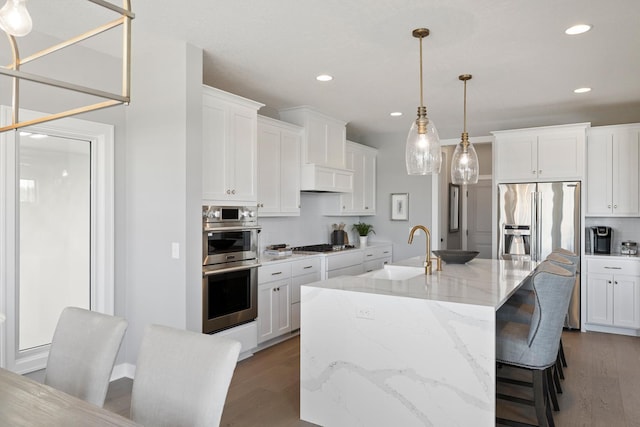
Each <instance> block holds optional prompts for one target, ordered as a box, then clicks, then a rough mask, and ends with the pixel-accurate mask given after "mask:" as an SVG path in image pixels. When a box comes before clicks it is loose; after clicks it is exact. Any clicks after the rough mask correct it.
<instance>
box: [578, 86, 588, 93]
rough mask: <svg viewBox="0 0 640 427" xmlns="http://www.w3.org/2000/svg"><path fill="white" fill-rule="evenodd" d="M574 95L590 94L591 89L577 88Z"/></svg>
mask: <svg viewBox="0 0 640 427" xmlns="http://www.w3.org/2000/svg"><path fill="white" fill-rule="evenodd" d="M574 92H575V93H587V92H591V88H590V87H579V88H578V89H576V90H574Z"/></svg>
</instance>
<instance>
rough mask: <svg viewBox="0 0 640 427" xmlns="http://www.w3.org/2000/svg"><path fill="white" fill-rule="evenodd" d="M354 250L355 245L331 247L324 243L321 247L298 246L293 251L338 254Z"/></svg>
mask: <svg viewBox="0 0 640 427" xmlns="http://www.w3.org/2000/svg"><path fill="white" fill-rule="evenodd" d="M354 248H355V246H353V245H330V244H328V243H323V244H319V245H309V246H297V247H295V248H292V250H293V252H336V251H344V250H346V249H354Z"/></svg>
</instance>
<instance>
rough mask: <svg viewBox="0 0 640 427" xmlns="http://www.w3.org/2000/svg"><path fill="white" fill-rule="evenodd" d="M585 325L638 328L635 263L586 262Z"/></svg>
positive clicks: (639, 266) (639, 278)
mask: <svg viewBox="0 0 640 427" xmlns="http://www.w3.org/2000/svg"><path fill="white" fill-rule="evenodd" d="M587 324H588V325H602V326H607V327H613V328H626V329H639V328H640V261H639V260H629V261H626V260H613V259H612V260H607V259H602V260H600V259H589V260H587ZM588 325H587V329H590V328H589V327H588ZM604 332H607V331H604ZM611 332H615V330H612V331H611Z"/></svg>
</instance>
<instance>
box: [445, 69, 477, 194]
mask: <svg viewBox="0 0 640 427" xmlns="http://www.w3.org/2000/svg"><path fill="white" fill-rule="evenodd" d="M458 78H459V79H460V80H462V81H463V82H464V131H463V132H462V139H461V141H460V143H459V144H458V145H457V146H456V150H455V151H454V152H453V158H452V159H451V183H453V184H477V183H478V172H479V169H480V164H479V163H478V154H476V150H475V148H473V145H471V143H470V142H469V134H468V133H467V80H471V74H463V75H461V76H459V77H458Z"/></svg>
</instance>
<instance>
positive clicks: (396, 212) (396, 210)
mask: <svg viewBox="0 0 640 427" xmlns="http://www.w3.org/2000/svg"><path fill="white" fill-rule="evenodd" d="M391 220H392V221H408V220H409V193H392V194H391Z"/></svg>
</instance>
